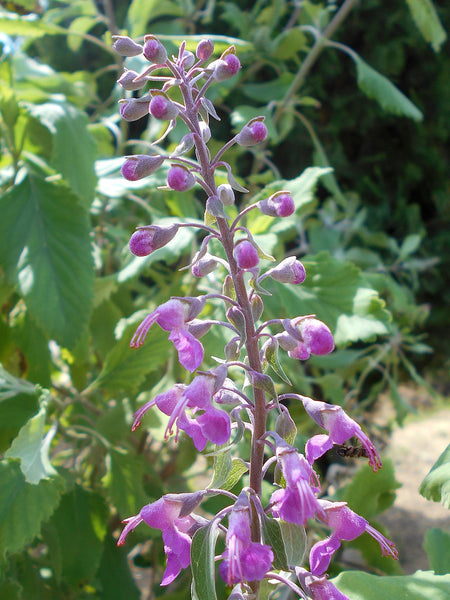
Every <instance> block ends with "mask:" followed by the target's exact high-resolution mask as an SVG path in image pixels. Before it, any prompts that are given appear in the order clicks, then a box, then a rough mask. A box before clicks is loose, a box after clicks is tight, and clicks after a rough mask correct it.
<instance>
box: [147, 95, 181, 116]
mask: <svg viewBox="0 0 450 600" xmlns="http://www.w3.org/2000/svg"><path fill="white" fill-rule="evenodd" d="M149 112H150V114H151V115H152V117H155V119H161V120H165V121H169V120H171V119H175V118H176V116H177V114H178V108H177V107H176V105H175V104H174V103H173V102H172V101H171V100H169V99H168V98H166V97H165V96H164V95H162V94H157V95H156V96H153V98H152V99H151V101H150V105H149Z"/></svg>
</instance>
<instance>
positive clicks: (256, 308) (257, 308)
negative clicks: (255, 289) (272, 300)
mask: <svg viewBox="0 0 450 600" xmlns="http://www.w3.org/2000/svg"><path fill="white" fill-rule="evenodd" d="M251 306H252V315H253V319H254V321H259V319H260V318H261V316H262V314H263V312H264V302H263V301H262V299H261V296H258V294H253V296H252V302H251Z"/></svg>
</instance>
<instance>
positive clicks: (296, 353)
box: [288, 342, 310, 360]
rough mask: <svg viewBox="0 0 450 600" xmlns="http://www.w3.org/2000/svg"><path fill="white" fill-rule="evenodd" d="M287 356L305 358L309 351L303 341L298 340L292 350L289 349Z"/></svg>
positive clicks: (298, 358)
mask: <svg viewBox="0 0 450 600" xmlns="http://www.w3.org/2000/svg"><path fill="white" fill-rule="evenodd" d="M288 356H290V357H291V358H296V359H297V360H306V359H308V358H309V357H310V351H309V350H308V348H307V347H306V344H304V343H303V342H298V343H297V346H296V347H295V348H294V349H293V350H289V352H288Z"/></svg>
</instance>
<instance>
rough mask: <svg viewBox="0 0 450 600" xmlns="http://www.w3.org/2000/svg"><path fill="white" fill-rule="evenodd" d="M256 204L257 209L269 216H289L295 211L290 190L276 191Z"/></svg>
mask: <svg viewBox="0 0 450 600" xmlns="http://www.w3.org/2000/svg"><path fill="white" fill-rule="evenodd" d="M257 204H258V208H259V210H260V211H261V212H262V213H263V214H265V215H269V216H270V217H289V216H290V215H292V214H293V213H294V212H295V204H294V200H293V199H292V196H291V194H290V192H276V193H275V194H272V196H270V197H269V198H266V199H265V200H261V201H260V202H258V203H257Z"/></svg>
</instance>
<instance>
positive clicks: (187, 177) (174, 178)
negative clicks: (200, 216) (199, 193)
mask: <svg viewBox="0 0 450 600" xmlns="http://www.w3.org/2000/svg"><path fill="white" fill-rule="evenodd" d="M167 185H168V186H169V187H170V188H171V189H172V190H175V191H176V192H185V191H186V190H190V189H191V188H192V187H193V186H194V185H195V177H194V175H193V174H192V173H191V171H189V170H188V169H186V168H185V167H182V166H180V165H173V166H172V167H170V169H169V172H168V174H167Z"/></svg>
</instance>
